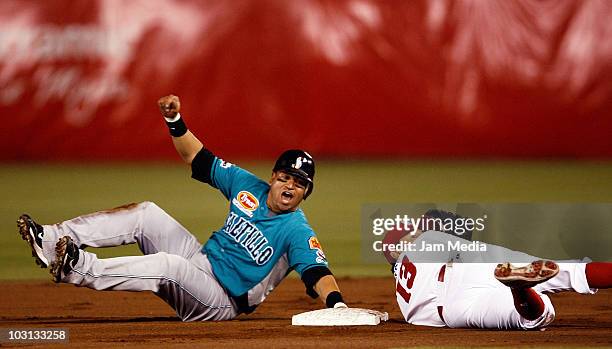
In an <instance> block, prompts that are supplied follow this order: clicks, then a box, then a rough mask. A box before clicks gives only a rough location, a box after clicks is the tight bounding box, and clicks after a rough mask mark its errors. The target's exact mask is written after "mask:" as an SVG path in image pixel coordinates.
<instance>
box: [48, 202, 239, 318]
mask: <svg viewBox="0 0 612 349" xmlns="http://www.w3.org/2000/svg"><path fill="white" fill-rule="evenodd" d="M43 228H44V238H43V251H44V253H45V257H47V259H48V260H49V261H52V260H54V259H55V244H56V242H57V241H58V239H59V238H60V237H62V236H70V237H71V238H72V239H73V241H74V242H75V243H76V244H77V245H78V246H80V247H81V248H84V247H88V246H89V247H111V246H119V245H125V244H133V243H137V244H138V246H139V247H140V250H141V251H142V252H143V253H144V255H143V256H127V257H117V258H108V259H99V258H98V257H97V256H96V255H95V254H93V253H90V252H86V251H83V250H81V251H80V255H79V261H78V263H77V264H76V266H75V267H74V268H73V270H72V272H71V273H69V274H68V275H66V276H65V277H64V278H63V279H62V282H66V283H71V284H75V285H77V286H85V287H88V288H92V289H95V290H121V291H152V292H153V293H155V294H156V295H157V296H159V297H160V298H162V299H163V300H164V301H166V302H167V303H168V304H169V305H170V306H171V307H172V308H173V309H174V310H176V313H177V315H178V316H179V317H180V318H181V319H182V320H183V321H202V320H229V319H232V318H234V317H236V316H237V314H238V312H237V310H236V306H235V304H234V302H233V301H232V299H231V298H230V296H229V295H228V294H227V292H226V291H225V289H224V288H223V287H222V286H221V285H220V284H219V282H218V281H217V279H216V278H215V276H214V274H213V272H212V267H211V265H210V263H209V262H208V259H207V258H206V255H204V254H203V253H202V252H201V248H202V244H201V243H199V242H198V241H197V239H196V238H195V237H194V236H193V235H192V234H191V233H189V231H187V230H186V229H185V228H184V227H182V226H181V225H180V224H179V223H178V222H177V221H176V220H175V219H174V218H172V217H171V216H170V215H168V214H167V213H166V212H164V211H163V210H162V209H161V208H160V207H159V206H157V205H156V204H154V203H152V202H142V203H140V204H130V205H125V206H122V207H118V208H115V209H111V210H107V211H100V212H96V213H92V214H89V215H84V216H80V217H77V218H74V219H71V220H68V221H65V222H62V223H59V224H55V225H44V226H43Z"/></svg>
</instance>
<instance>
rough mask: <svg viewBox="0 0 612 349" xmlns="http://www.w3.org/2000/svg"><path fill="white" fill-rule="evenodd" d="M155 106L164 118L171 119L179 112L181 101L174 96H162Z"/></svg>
mask: <svg viewBox="0 0 612 349" xmlns="http://www.w3.org/2000/svg"><path fill="white" fill-rule="evenodd" d="M157 104H158V105H159V111H161V113H162V115H163V116H164V117H165V118H170V119H172V118H174V117H176V114H178V113H179V111H180V110H181V101H180V100H179V98H178V96H175V95H168V96H164V97H162V98H160V99H159V100H158V101H157Z"/></svg>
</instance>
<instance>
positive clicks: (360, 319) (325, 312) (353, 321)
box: [291, 308, 389, 326]
mask: <svg viewBox="0 0 612 349" xmlns="http://www.w3.org/2000/svg"><path fill="white" fill-rule="evenodd" d="M387 320H389V314H387V313H382V312H380V311H376V310H370V309H361V308H337V309H320V310H313V311H308V312H305V313H301V314H296V315H293V317H292V318H291V324H292V325H294V326H364V325H370V326H373V325H378V324H379V323H380V322H381V321H387Z"/></svg>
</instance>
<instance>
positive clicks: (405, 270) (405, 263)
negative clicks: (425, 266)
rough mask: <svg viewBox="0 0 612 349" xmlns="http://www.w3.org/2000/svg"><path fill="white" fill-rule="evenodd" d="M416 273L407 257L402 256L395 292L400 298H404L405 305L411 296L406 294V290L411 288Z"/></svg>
mask: <svg viewBox="0 0 612 349" xmlns="http://www.w3.org/2000/svg"><path fill="white" fill-rule="evenodd" d="M416 273H417V270H416V266H415V265H414V264H413V263H412V262H411V261H410V260H409V259H408V257H406V256H404V259H402V265H401V266H400V270H399V273H398V277H397V282H396V285H395V290H396V291H397V293H398V294H399V295H400V296H402V298H404V300H405V301H406V303H408V302H410V296H411V294H410V292H408V290H410V289H411V288H412V284H414V278H415V277H416Z"/></svg>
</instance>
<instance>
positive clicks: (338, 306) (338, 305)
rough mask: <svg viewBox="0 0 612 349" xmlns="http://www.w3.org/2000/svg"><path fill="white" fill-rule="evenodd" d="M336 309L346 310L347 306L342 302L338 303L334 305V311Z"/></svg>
mask: <svg viewBox="0 0 612 349" xmlns="http://www.w3.org/2000/svg"><path fill="white" fill-rule="evenodd" d="M338 308H348V305H346V304H344V303H342V302H338V303H336V304H334V309H338Z"/></svg>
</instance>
